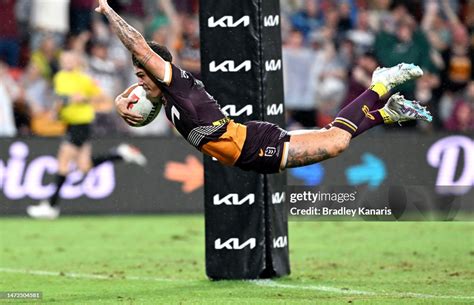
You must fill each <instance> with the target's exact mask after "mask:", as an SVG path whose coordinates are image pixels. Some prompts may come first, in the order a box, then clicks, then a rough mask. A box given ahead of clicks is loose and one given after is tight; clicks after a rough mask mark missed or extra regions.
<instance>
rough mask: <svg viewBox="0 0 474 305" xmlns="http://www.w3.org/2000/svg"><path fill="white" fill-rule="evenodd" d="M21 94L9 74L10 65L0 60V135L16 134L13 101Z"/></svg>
mask: <svg viewBox="0 0 474 305" xmlns="http://www.w3.org/2000/svg"><path fill="white" fill-rule="evenodd" d="M18 95H19V88H18V86H17V85H16V84H15V81H14V80H13V79H12V77H11V76H10V75H9V74H8V66H7V65H6V63H4V62H2V61H0V137H14V136H15V135H16V127H15V119H14V113H13V102H14V100H15V99H16V98H17V97H18Z"/></svg>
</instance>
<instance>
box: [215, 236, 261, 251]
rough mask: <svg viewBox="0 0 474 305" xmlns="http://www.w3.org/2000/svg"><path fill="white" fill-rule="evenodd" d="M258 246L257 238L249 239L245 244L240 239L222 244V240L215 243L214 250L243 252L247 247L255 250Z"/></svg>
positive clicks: (231, 239)
mask: <svg viewBox="0 0 474 305" xmlns="http://www.w3.org/2000/svg"><path fill="white" fill-rule="evenodd" d="M256 245H257V240H256V239H255V238H253V237H252V238H249V239H247V240H246V241H244V242H243V243H241V242H240V240H239V239H238V238H235V237H233V238H229V239H228V240H226V241H224V242H222V241H221V239H220V238H218V239H216V240H215V241H214V249H216V250H222V249H227V250H241V249H243V248H245V247H249V248H250V249H253V248H255V246H256Z"/></svg>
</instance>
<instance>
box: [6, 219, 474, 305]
mask: <svg viewBox="0 0 474 305" xmlns="http://www.w3.org/2000/svg"><path fill="white" fill-rule="evenodd" d="M473 232H474V223H468V222H406V223H405V222H402V223H400V222H399V223H396V222H290V239H289V244H290V255H291V263H292V274H291V276H289V277H285V278H281V279H276V280H274V281H258V282H248V281H218V282H211V281H208V280H207V279H206V276H205V270H204V222H203V218H202V216H197V215H194V216H135V217H128V216H127V217H63V218H60V219H59V220H57V221H52V222H49V221H47V222H41V221H32V220H29V219H26V218H1V219H0V291H41V292H43V299H42V300H5V299H4V300H0V303H2V302H6V303H12V304H23V303H24V304H35V303H41V304H44V303H50V304H230V303H233V304H474V292H473V291H474V289H473V287H474V282H473V278H474V233H473ZM26 272H30V273H26ZM31 272H32V273H31Z"/></svg>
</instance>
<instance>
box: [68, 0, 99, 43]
mask: <svg viewBox="0 0 474 305" xmlns="http://www.w3.org/2000/svg"><path fill="white" fill-rule="evenodd" d="M96 4H97V0H71V5H70V6H69V20H70V29H71V34H72V35H78V34H80V33H82V32H90V31H91V30H92V17H93V14H94V8H95V6H96Z"/></svg>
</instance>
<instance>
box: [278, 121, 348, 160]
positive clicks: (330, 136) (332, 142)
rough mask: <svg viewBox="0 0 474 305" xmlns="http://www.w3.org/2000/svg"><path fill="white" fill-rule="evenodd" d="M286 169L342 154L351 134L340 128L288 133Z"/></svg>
mask: <svg viewBox="0 0 474 305" xmlns="http://www.w3.org/2000/svg"><path fill="white" fill-rule="evenodd" d="M290 135H291V140H290V147H289V150H288V161H287V164H286V168H291V167H299V166H305V165H309V164H313V163H317V162H320V161H323V160H326V159H329V158H334V157H336V156H338V155H339V154H340V153H342V152H343V151H344V150H345V149H346V148H347V147H348V146H349V142H350V140H351V134H350V133H348V132H347V131H345V130H342V129H340V128H336V127H333V128H331V129H329V130H313V131H310V132H304V133H300V132H295V133H293V132H290Z"/></svg>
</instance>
